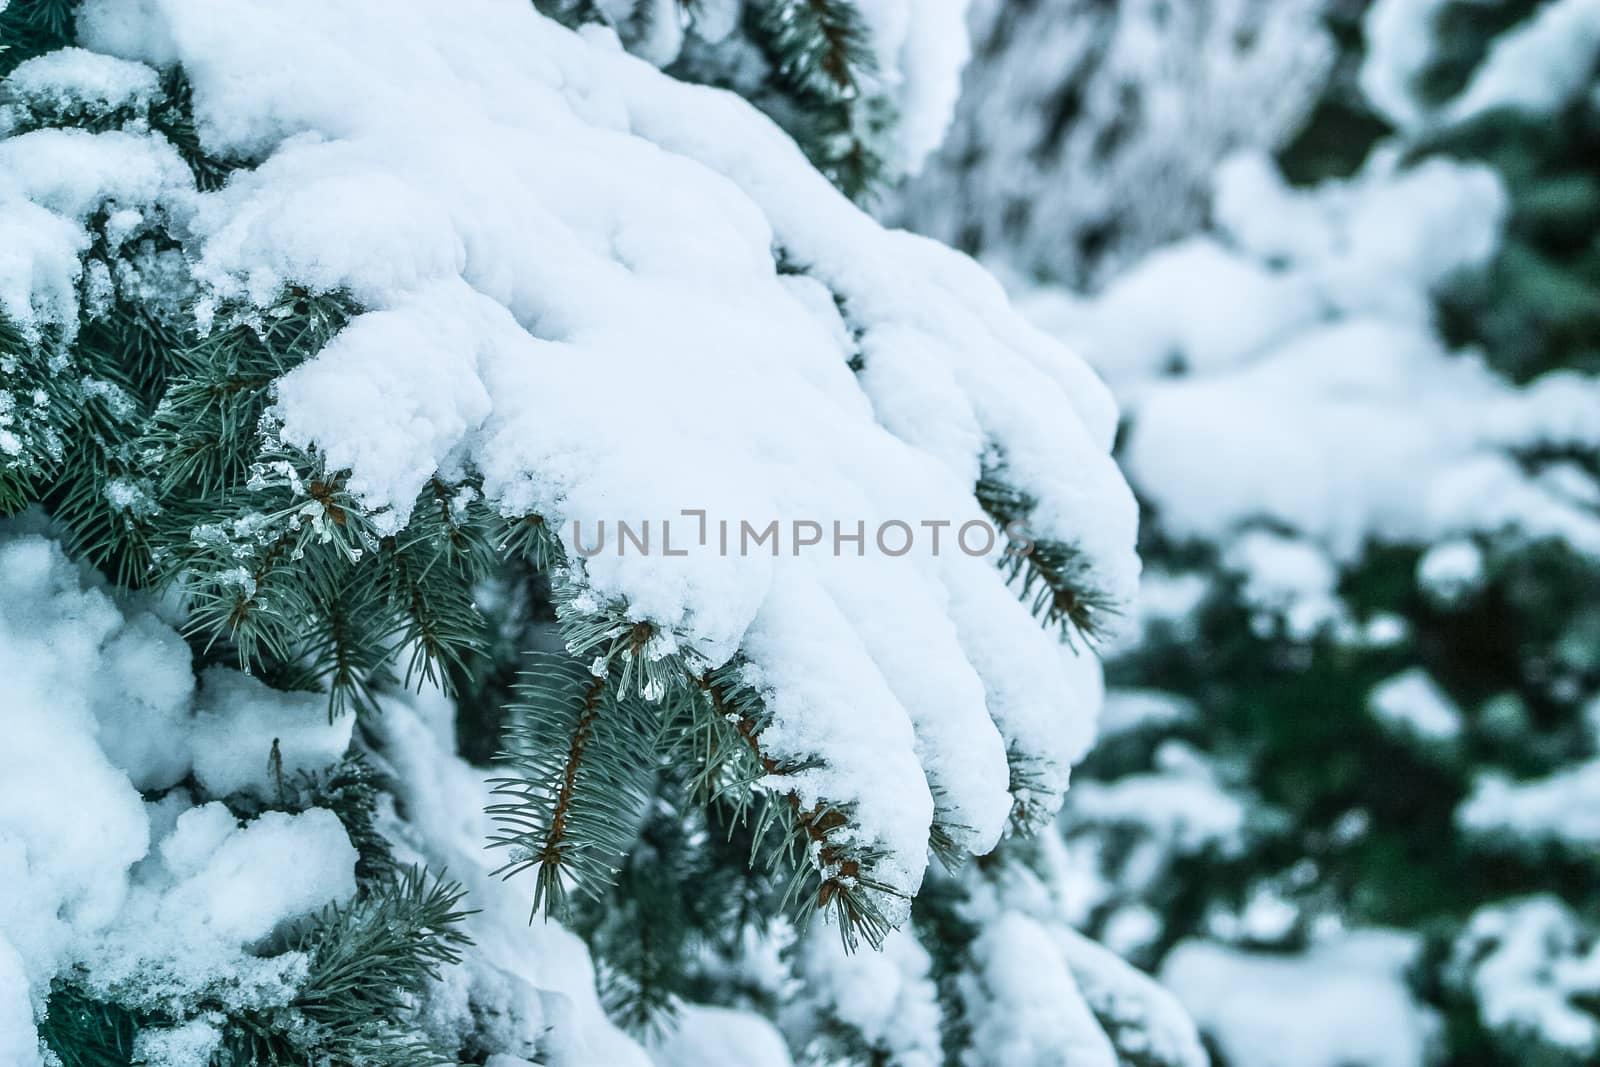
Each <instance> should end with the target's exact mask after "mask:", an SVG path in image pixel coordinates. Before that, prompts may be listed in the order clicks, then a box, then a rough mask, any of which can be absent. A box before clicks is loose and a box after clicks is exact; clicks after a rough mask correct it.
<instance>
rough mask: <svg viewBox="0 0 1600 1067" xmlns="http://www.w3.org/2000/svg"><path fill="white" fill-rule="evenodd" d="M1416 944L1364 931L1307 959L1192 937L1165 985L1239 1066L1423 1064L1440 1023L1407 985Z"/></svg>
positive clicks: (1169, 966)
mask: <svg viewBox="0 0 1600 1067" xmlns="http://www.w3.org/2000/svg"><path fill="white" fill-rule="evenodd" d="M1415 952H1416V941H1415V938H1414V937H1412V936H1410V935H1407V934H1402V933H1399V932H1396V931H1392V930H1358V931H1353V932H1351V933H1349V934H1345V935H1343V936H1341V937H1339V938H1338V939H1336V940H1333V941H1329V942H1325V943H1322V944H1318V945H1315V946H1313V947H1312V948H1311V949H1310V950H1309V951H1308V952H1306V953H1305V954H1303V955H1281V954H1268V953H1253V952H1244V951H1240V950H1238V949H1233V948H1229V947H1226V946H1224V945H1219V944H1215V943H1212V942H1205V941H1186V942H1183V943H1182V944H1180V945H1178V946H1177V948H1175V949H1174V950H1173V951H1172V954H1171V955H1170V956H1168V958H1167V961H1166V963H1165V965H1164V966H1163V967H1162V970H1161V980H1162V982H1163V983H1165V984H1166V985H1167V986H1168V987H1169V988H1171V989H1172V991H1173V992H1174V993H1176V994H1177V996H1178V999H1179V1000H1180V1001H1182V1002H1183V1006H1184V1007H1185V1008H1187V1009H1188V1010H1189V1012H1190V1014H1192V1015H1193V1016H1194V1018H1195V1021H1196V1022H1197V1023H1199V1025H1200V1028H1201V1030H1203V1031H1205V1032H1206V1033H1207V1034H1209V1035H1210V1036H1211V1038H1212V1039H1213V1040H1214V1041H1215V1042H1216V1044H1217V1047H1218V1049H1219V1050H1220V1051H1221V1052H1222V1054H1223V1055H1225V1056H1226V1057H1227V1059H1228V1062H1229V1063H1231V1064H1235V1065H1236V1067H1346V1065H1348V1064H1353V1063H1359V1064H1362V1065H1363V1067H1422V1065H1423V1064H1425V1063H1426V1062H1428V1061H1427V1049H1428V1042H1429V1039H1430V1035H1431V1034H1432V1033H1433V1031H1434V1030H1435V1024H1434V1022H1433V1020H1432V1019H1431V1018H1430V1016H1429V1015H1428V1014H1427V1013H1426V1011H1425V1009H1423V1008H1422V1007H1420V1006H1419V1005H1417V1004H1416V1003H1415V1002H1413V1000H1412V998H1411V995H1410V993H1409V992H1408V991H1407V989H1406V984H1405V980H1404V971H1405V968H1406V967H1407V966H1408V965H1409V963H1410V961H1411V959H1412V958H1413V956H1414V955H1415Z"/></svg>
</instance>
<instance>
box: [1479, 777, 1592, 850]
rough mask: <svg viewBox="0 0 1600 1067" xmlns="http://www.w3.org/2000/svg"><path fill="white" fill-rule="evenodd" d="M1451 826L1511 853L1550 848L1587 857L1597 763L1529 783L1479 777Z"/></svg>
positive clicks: (1504, 778)
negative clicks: (1495, 843) (1454, 823)
mask: <svg viewBox="0 0 1600 1067" xmlns="http://www.w3.org/2000/svg"><path fill="white" fill-rule="evenodd" d="M1456 823H1457V825H1458V826H1460V827H1461V829H1462V830H1464V831H1466V832H1467V833H1469V834H1474V835H1477V836H1480V837H1488V838H1491V839H1493V840H1496V841H1500V842H1502V843H1504V844H1505V845H1507V846H1510V847H1513V848H1524V849H1538V848H1539V847H1540V846H1542V845H1551V844H1554V845H1561V846H1564V847H1566V848H1568V849H1570V850H1572V851H1573V853H1575V854H1578V855H1585V854H1588V853H1590V852H1591V851H1592V850H1593V849H1594V848H1595V847H1596V846H1597V845H1600V760H1591V761H1589V762H1586V763H1579V764H1577V765H1576V766H1573V767H1568V768H1565V769H1563V770H1560V771H1558V772H1556V773H1555V774H1552V775H1550V776H1548V777H1546V778H1535V779H1532V780H1530V781H1520V782H1519V781H1512V780H1511V779H1508V778H1506V777H1504V776H1503V775H1499V774H1494V773H1488V774H1484V775H1481V776H1480V777H1479V778H1478V780H1477V781H1476V782H1475V783H1474V784H1473V787H1472V792H1471V793H1470V794H1469V795H1468V796H1467V799H1466V800H1464V801H1463V802H1462V804H1461V806H1460V807H1459V808H1457V809H1456Z"/></svg>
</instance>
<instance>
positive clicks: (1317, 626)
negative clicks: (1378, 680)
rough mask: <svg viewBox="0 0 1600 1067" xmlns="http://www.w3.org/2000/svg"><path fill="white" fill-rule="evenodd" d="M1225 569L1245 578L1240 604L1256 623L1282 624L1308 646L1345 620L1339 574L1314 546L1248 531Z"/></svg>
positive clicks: (1231, 547)
mask: <svg viewBox="0 0 1600 1067" xmlns="http://www.w3.org/2000/svg"><path fill="white" fill-rule="evenodd" d="M1223 566H1225V567H1226V568H1227V569H1228V570H1230V571H1232V572H1234V573H1235V574H1238V575H1239V576H1240V577H1241V578H1242V579H1243V583H1244V584H1243V586H1242V587H1241V589H1240V591H1239V596H1240V599H1241V600H1242V601H1243V603H1244V604H1245V605H1247V606H1248V607H1249V608H1250V609H1251V610H1252V612H1253V614H1252V616H1251V622H1252V624H1254V625H1256V626H1257V627H1259V628H1263V629H1270V627H1271V626H1272V625H1273V624H1275V623H1276V622H1277V621H1278V620H1281V621H1282V623H1283V627H1284V630H1285V632H1286V633H1287V634H1288V636H1289V637H1290V639H1291V640H1296V641H1304V640H1307V639H1309V638H1311V637H1312V636H1314V635H1315V634H1317V633H1318V632H1319V631H1321V630H1323V629H1324V628H1326V627H1328V626H1331V625H1334V624H1336V623H1339V622H1343V621H1345V619H1344V610H1343V604H1342V602H1341V601H1340V600H1339V598H1338V596H1337V594H1336V590H1337V588H1338V583H1339V571H1338V568H1336V567H1335V566H1334V564H1333V561H1332V560H1331V559H1329V558H1328V556H1327V554H1326V553H1325V552H1323V551H1322V550H1321V549H1319V548H1318V547H1316V546H1315V545H1311V544H1307V543H1306V542H1305V541H1303V540H1300V539H1298V538H1293V537H1284V536H1282V535H1281V534H1277V533H1274V532H1272V531H1270V530H1248V531H1246V532H1245V533H1244V534H1242V535H1241V536H1240V537H1239V539H1238V540H1237V541H1235V542H1233V544H1231V545H1229V546H1228V550H1227V552H1226V553H1225V554H1224V556H1223Z"/></svg>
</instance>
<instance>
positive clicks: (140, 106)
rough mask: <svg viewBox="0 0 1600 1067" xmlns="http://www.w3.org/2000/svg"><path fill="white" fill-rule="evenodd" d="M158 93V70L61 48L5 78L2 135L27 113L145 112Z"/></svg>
mask: <svg viewBox="0 0 1600 1067" xmlns="http://www.w3.org/2000/svg"><path fill="white" fill-rule="evenodd" d="M159 91H160V82H159V80H158V78H157V76H156V72H155V70H154V68H152V67H149V66H147V65H146V64H143V63H130V62H128V61H126V60H121V59H114V58H112V57H111V56H106V55H100V54H98V53H95V52H90V51H86V50H85V49H82V48H62V49H59V50H57V51H55V52H48V53H46V54H44V55H42V56H38V57H36V58H34V59H30V60H27V61H26V62H24V63H21V64H19V65H18V66H17V68H16V69H15V70H13V71H12V72H11V73H10V74H9V75H7V77H6V87H5V92H4V94H3V95H4V102H3V103H0V133H4V132H5V130H6V129H7V128H8V127H10V126H11V125H13V124H14V120H15V119H17V118H19V117H21V116H22V115H24V114H26V113H27V112H30V111H31V112H35V113H40V112H42V113H44V114H52V113H63V112H67V111H71V110H77V111H81V112H82V113H83V114H84V115H85V116H87V117H91V118H94V117H100V116H104V115H109V114H111V113H112V112H114V111H116V110H118V109H119V108H127V109H128V110H130V111H133V112H137V113H142V112H144V111H145V109H146V108H148V107H149V106H150V102H151V101H152V100H153V99H155V97H156V95H157V94H158V93H159Z"/></svg>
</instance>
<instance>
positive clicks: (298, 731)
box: [190, 667, 355, 800]
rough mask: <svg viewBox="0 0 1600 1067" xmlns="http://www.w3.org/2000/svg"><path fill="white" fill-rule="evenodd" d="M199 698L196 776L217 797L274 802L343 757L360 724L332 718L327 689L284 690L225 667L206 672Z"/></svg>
mask: <svg viewBox="0 0 1600 1067" xmlns="http://www.w3.org/2000/svg"><path fill="white" fill-rule="evenodd" d="M196 703H197V710H196V718H195V721H194V725H193V728H192V729H193V732H192V735H191V738H190V742H191V744H192V745H193V746H194V776H195V778H196V779H197V780H198V781H199V783H200V785H201V787H202V788H204V789H205V791H206V793H207V794H209V795H210V796H214V797H225V796H228V795H230V794H233V793H250V794H253V795H254V796H256V797H257V798H258V799H261V800H272V799H273V798H274V797H276V796H278V794H279V791H280V790H282V789H284V788H288V787H291V786H293V785H294V784H295V783H296V782H297V781H299V780H300V776H301V775H302V774H316V773H317V772H319V771H322V770H325V769H327V768H328V767H329V766H331V765H332V764H334V763H336V762H338V760H339V757H341V756H343V755H344V754H345V750H346V749H348V748H349V747H350V731H351V729H352V728H353V727H354V725H355V716H354V715H341V716H339V717H338V718H332V717H330V716H329V714H328V700H327V698H326V697H324V696H322V695H320V694H317V693H285V692H280V691H278V690H275V689H269V688H268V687H267V686H266V684H265V683H263V682H261V681H259V680H257V679H255V678H250V677H247V676H245V675H243V674H240V673H239V672H238V671H233V670H227V669H226V668H221V667H213V668H211V669H210V670H208V671H206V672H205V675H204V676H203V677H202V678H201V686H200V696H199V699H198V700H197V702H196Z"/></svg>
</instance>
